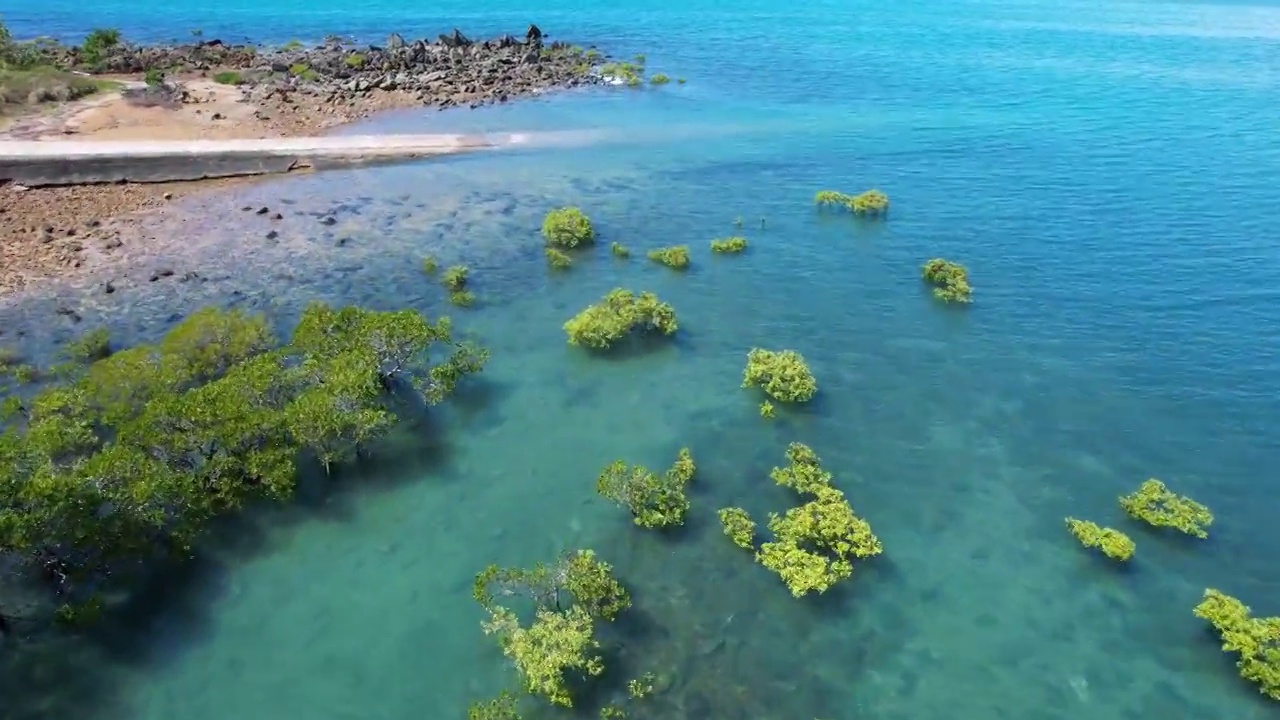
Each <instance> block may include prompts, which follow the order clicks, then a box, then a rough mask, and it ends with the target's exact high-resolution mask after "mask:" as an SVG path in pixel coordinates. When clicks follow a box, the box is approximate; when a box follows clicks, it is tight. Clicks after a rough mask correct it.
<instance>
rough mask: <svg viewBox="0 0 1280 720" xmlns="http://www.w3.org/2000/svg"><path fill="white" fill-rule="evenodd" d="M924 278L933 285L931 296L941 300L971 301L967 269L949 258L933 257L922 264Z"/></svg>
mask: <svg viewBox="0 0 1280 720" xmlns="http://www.w3.org/2000/svg"><path fill="white" fill-rule="evenodd" d="M923 273H924V279H925V282H928V283H930V284H932V285H933V296H934V297H936V298H938V299H939V300H942V301H943V302H953V303H969V302H973V298H972V295H973V288H972V287H971V286H970V285H969V271H968V270H965V268H964V266H963V265H960V264H959V263H953V262H951V261H950V260H943V259H942V258H934V259H932V260H930V261H929V262H927V263H925V264H924V271H923Z"/></svg>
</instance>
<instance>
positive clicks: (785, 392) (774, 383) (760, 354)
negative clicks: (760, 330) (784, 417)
mask: <svg viewBox="0 0 1280 720" xmlns="http://www.w3.org/2000/svg"><path fill="white" fill-rule="evenodd" d="M742 387H744V388H750V387H759V388H761V389H763V390H764V391H765V394H767V395H768V396H769V397H771V398H773V399H774V400H780V401H782V402H807V401H809V400H810V399H812V398H813V396H814V394H816V393H817V392H818V381H817V379H816V378H814V376H813V372H812V371H810V370H809V365H808V364H807V363H805V361H804V356H802V355H801V354H800V353H798V352H796V351H794V350H780V351H776V352H775V351H773V350H762V349H760V348H755V349H753V350H752V351H751V352H749V353H747V369H746V371H745V372H744V373H743V376H742ZM760 414H761V415H764V414H765V413H764V408H763V407H762V408H761V412H760ZM766 417H768V416H767V415H766Z"/></svg>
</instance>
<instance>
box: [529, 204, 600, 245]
mask: <svg viewBox="0 0 1280 720" xmlns="http://www.w3.org/2000/svg"><path fill="white" fill-rule="evenodd" d="M542 236H543V237H544V238H546V240H547V244H548V245H554V246H557V247H562V248H575V247H578V246H579V245H588V244H590V243H592V242H595V238H596V233H595V230H594V229H593V228H592V227H591V221H590V220H589V219H587V216H586V215H584V214H582V210H579V209H578V208H576V207H562V208H556V209H555V210H552V211H551V212H549V213H547V216H546V217H545V218H544V219H543V220H542Z"/></svg>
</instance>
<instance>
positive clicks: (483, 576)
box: [472, 550, 631, 720]
mask: <svg viewBox="0 0 1280 720" xmlns="http://www.w3.org/2000/svg"><path fill="white" fill-rule="evenodd" d="M472 595H473V596H474V597H475V599H476V600H477V601H478V602H479V603H480V604H481V605H482V606H483V607H484V608H485V610H487V611H488V612H489V620H488V621H486V622H484V623H483V628H484V632H485V634H486V635H496V636H497V638H498V642H499V644H500V645H501V646H502V651H503V654H505V655H506V656H507V657H508V658H509V659H510V660H511V661H512V663H513V664H514V665H515V667H516V671H517V672H518V673H519V675H520V680H521V684H522V685H523V687H524V689H525V690H526V691H527V692H529V693H530V694H532V695H539V696H542V697H544V698H546V699H547V700H549V701H550V702H551V703H552V704H553V705H559V706H562V707H572V706H573V696H572V691H571V689H570V677H569V676H570V675H573V676H577V678H579V679H587V678H591V677H595V676H598V675H600V674H601V673H603V672H604V662H603V660H602V658H601V656H600V654H599V650H600V643H599V641H597V640H596V638H595V624H596V621H598V620H606V621H609V620H613V619H614V618H616V617H617V615H618V614H619V613H620V612H622V611H623V610H625V609H627V608H628V607H630V606H631V597H630V595H629V594H628V593H627V591H626V588H624V587H623V586H622V585H621V583H619V582H618V581H617V580H616V579H615V578H614V576H613V568H612V567H611V566H610V565H609V564H608V563H605V562H602V561H600V560H597V559H596V557H595V553H593V552H591V551H590V550H579V551H577V552H575V553H568V554H565V555H564V556H562V557H561V558H560V560H559V561H558V562H557V563H556V564H554V565H550V566H548V565H545V564H542V563H539V564H538V565H536V566H534V567H533V568H529V569H522V568H499V567H497V566H496V565H490V566H489V567H488V568H486V569H485V570H484V571H483V572H481V573H480V574H479V575H477V576H476V579H475V583H474V586H473V590H472ZM497 597H503V598H514V597H525V598H528V599H530V600H532V601H533V605H534V613H535V614H534V621H533V623H532V624H531V625H529V626H527V627H526V626H522V625H521V624H520V620H519V618H518V616H517V615H516V613H515V612H513V611H512V610H510V609H509V608H507V607H504V606H502V605H499V604H497V602H496V600H497ZM499 700H500V702H498V703H497V704H496V707H495V706H494V705H493V704H485V705H480V706H473V708H474V707H478V709H480V710H485V709H493V710H502V709H504V708H511V707H512V706H513V705H514V702H513V701H510V700H503V699H502V698H499ZM479 717H481V718H486V720H488V718H487V717H486V716H484V715H480V716H479ZM496 717H498V718H501V717H503V716H501V715H498V716H496Z"/></svg>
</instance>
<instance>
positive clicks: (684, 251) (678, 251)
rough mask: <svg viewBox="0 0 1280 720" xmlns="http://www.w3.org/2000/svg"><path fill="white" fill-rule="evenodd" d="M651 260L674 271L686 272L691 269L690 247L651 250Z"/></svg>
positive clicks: (675, 246)
mask: <svg viewBox="0 0 1280 720" xmlns="http://www.w3.org/2000/svg"><path fill="white" fill-rule="evenodd" d="M649 259H650V260H652V261H654V262H656V263H660V264H662V265H666V266H667V267H669V268H671V269H673V270H684V269H686V268H688V267H689V246H688V245H673V246H671V247H665V248H658V249H657V250H650V251H649Z"/></svg>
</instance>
